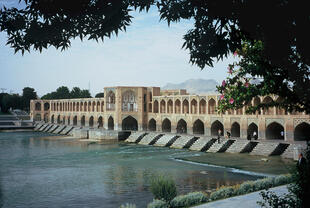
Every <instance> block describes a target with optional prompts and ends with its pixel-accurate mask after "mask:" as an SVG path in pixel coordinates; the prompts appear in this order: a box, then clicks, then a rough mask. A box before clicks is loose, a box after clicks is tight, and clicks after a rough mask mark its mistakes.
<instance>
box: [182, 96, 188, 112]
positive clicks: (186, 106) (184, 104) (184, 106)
mask: <svg viewBox="0 0 310 208" xmlns="http://www.w3.org/2000/svg"><path fill="white" fill-rule="evenodd" d="M183 113H189V104H188V101H187V100H186V99H185V100H183Z"/></svg>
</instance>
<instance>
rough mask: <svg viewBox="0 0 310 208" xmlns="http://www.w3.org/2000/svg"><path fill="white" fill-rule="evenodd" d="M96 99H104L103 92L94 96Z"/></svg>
mask: <svg viewBox="0 0 310 208" xmlns="http://www.w3.org/2000/svg"><path fill="white" fill-rule="evenodd" d="M95 97H96V98H103V97H104V92H99V93H97V94H96V95H95Z"/></svg>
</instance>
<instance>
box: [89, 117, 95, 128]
mask: <svg viewBox="0 0 310 208" xmlns="http://www.w3.org/2000/svg"><path fill="white" fill-rule="evenodd" d="M88 125H89V127H94V117H93V116H91V117H90V118H89V121H88Z"/></svg>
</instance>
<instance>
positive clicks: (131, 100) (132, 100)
mask: <svg viewBox="0 0 310 208" xmlns="http://www.w3.org/2000/svg"><path fill="white" fill-rule="evenodd" d="M122 111H125V112H133V111H135V112H136V111H138V106H137V102H136V95H135V92H133V91H131V90H127V91H126V92H124V93H123V95H122Z"/></svg>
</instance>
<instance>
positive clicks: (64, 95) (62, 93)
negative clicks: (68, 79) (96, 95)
mask: <svg viewBox="0 0 310 208" xmlns="http://www.w3.org/2000/svg"><path fill="white" fill-rule="evenodd" d="M70 98H91V95H90V92H89V91H88V90H85V89H84V90H81V89H80V88H79V87H73V88H72V90H71V91H70V90H69V88H68V87H66V86H61V87H58V88H57V89H56V91H53V92H50V93H47V94H46V95H43V96H42V97H41V99H44V100H52V99H70Z"/></svg>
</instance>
